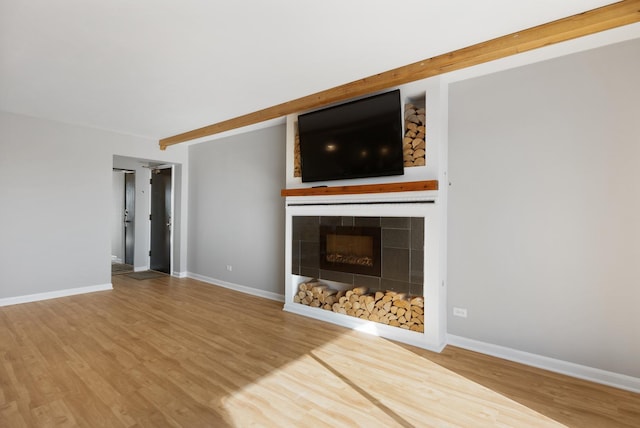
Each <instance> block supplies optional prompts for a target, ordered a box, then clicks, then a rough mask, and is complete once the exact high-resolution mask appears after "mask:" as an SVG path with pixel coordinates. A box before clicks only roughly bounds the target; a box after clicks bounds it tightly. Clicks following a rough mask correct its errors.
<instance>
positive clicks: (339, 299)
mask: <svg viewBox="0 0 640 428" xmlns="http://www.w3.org/2000/svg"><path fill="white" fill-rule="evenodd" d="M293 301H294V303H300V304H302V305H307V306H311V307H314V308H320V309H324V310H327V311H332V312H336V313H339V314H343V315H349V316H352V317H356V318H361V319H365V320H369V321H374V322H378V323H382V324H386V325H390V326H393V327H398V328H402V329H405V330H412V331H416V332H420V333H422V332H424V297H422V296H413V297H410V296H407V295H406V294H405V293H398V292H395V291H376V292H374V293H368V292H367V288H366V287H353V288H350V289H348V290H335V289H332V288H330V287H329V286H328V285H326V284H324V283H322V282H320V281H318V280H317V279H311V280H309V281H306V282H303V283H301V284H300V285H299V286H298V292H297V294H295V295H294V296H293Z"/></svg>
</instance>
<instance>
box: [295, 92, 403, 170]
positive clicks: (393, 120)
mask: <svg viewBox="0 0 640 428" xmlns="http://www.w3.org/2000/svg"><path fill="white" fill-rule="evenodd" d="M298 135H299V137H300V160H301V169H302V181H303V182H313V181H325V180H341V179H346V178H363V177H379V176H387V175H402V174H404V164H403V155H402V112H401V108H400V91H399V90H395V91H391V92H387V93H384V94H380V95H374V96H372V97H368V98H364V99H360V100H356V101H352V102H349V103H346V104H341V105H337V106H334V107H329V108H326V109H322V110H318V111H314V112H310V113H306V114H302V115H300V116H298Z"/></svg>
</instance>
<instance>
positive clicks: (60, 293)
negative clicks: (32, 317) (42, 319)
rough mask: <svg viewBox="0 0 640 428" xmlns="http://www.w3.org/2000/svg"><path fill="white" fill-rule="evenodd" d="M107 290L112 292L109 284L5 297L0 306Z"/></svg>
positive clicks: (0, 300) (0, 301)
mask: <svg viewBox="0 0 640 428" xmlns="http://www.w3.org/2000/svg"><path fill="white" fill-rule="evenodd" d="M107 290H113V286H112V285H111V284H110V283H109V284H101V285H90V286H88V287H78V288H68V289H66V290H56V291H49V292H46V293H36V294H27V295H25V296H16V297H6V298H4V299H0V306H9V305H18V304H20V303H29V302H38V301H40V300H49V299H57V298H58V297H67V296H73V295H75V294H85V293H93V292H95V291H107Z"/></svg>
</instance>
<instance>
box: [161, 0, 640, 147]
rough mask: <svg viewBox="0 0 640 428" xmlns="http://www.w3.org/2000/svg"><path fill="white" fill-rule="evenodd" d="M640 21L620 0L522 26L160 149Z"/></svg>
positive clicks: (637, 11)
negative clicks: (520, 28)
mask: <svg viewBox="0 0 640 428" xmlns="http://www.w3.org/2000/svg"><path fill="white" fill-rule="evenodd" d="M639 21H640V0H623V1H620V2H618V3H613V4H611V5H608V6H603V7H600V8H597V9H593V10H590V11H587V12H583V13H579V14H577V15H573V16H569V17H567V18H563V19H560V20H557V21H553V22H549V23H547V24H542V25H538V26H536V27H532V28H529V29H527V30H523V31H519V32H516V33H512V34H508V35H506V36H502V37H498V38H496V39H493V40H489V41H486V42H482V43H478V44H475V45H472V46H468V47H466V48H462V49H459V50H456V51H452V52H449V53H446V54H442V55H438V56H435V57H432V58H428V59H425V60H422V61H418V62H415V63H413V64H409V65H405V66H403V67H398V68H395V69H393V70H389V71H385V72H383V73H379V74H375V75H373V76H369V77H365V78H363V79H360V80H356V81H353V82H350V83H347V84H344V85H340V86H336V87H335V88H331V89H327V90H324V91H321V92H317V93H315V94H312V95H308V96H305V97H302V98H298V99H295V100H292V101H288V102H285V103H282V104H278V105H275V106H272V107H268V108H265V109H262V110H258V111H255V112H253V113H248V114H245V115H242V116H238V117H235V118H233V119H228V120H225V121H222V122H218V123H215V124H213V125H208V126H205V127H202V128H198V129H194V130H192V131H188V132H184V133H182V134H178V135H174V136H171V137H167V138H163V139H161V140H160V142H159V144H160V149H162V150H164V149H166V148H167V147H168V146H171V145H174V144H179V143H183V142H186V141H190V140H194V139H196V138H202V137H207V136H210V135H214V134H218V133H220V132H224V131H229V130H232V129H236V128H241V127H244V126H248V125H253V124H256V123H260V122H264V121H267V120H271V119H275V118H279V117H283V116H286V115H288V114H291V113H296V112H300V111H305V110H310V109H314V108H319V107H323V106H326V105H328V104H331V103H335V102H339V101H344V100H348V99H350V98H355V97H358V96H361V95H366V94H370V93H372V92H376V91H380V90H383V89H388V88H391V87H394V86H398V85H402V84H405V83H409V82H414V81H417V80H421V79H426V78H428V77H433V76H437V75H440V74H444V73H448V72H451V71H455V70H460V69H463V68H467V67H472V66H474V65H478V64H482V63H485V62H489V61H493V60H496V59H500V58H504V57H507V56H511V55H515V54H518V53H522V52H526V51H530V50H533V49H538V48H541V47H545V46H549V45H552V44H555V43H560V42H564V41H567V40H571V39H575V38H578V37H582V36H587V35H590V34H595V33H598V32H601V31H605V30H610V29H613V28H617V27H621V26H624V25H628V24H633V23H635V22H639Z"/></svg>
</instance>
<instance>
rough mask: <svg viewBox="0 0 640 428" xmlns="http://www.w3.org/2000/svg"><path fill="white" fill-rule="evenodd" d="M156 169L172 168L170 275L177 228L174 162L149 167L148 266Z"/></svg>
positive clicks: (148, 261)
mask: <svg viewBox="0 0 640 428" xmlns="http://www.w3.org/2000/svg"><path fill="white" fill-rule="evenodd" d="M156 169H171V207H170V212H171V228H170V229H169V275H171V276H173V243H174V242H173V236H174V234H173V232H174V229H175V199H176V198H175V193H176V192H175V185H176V169H175V166H174V165H173V164H163V165H157V166H153V167H149V184H148V195H149V215H148V216H147V228H148V230H149V234H148V235H149V240H148V242H147V248H148V249H149V251H148V252H147V266H148V267H149V269H151V255H150V252H151V233H152V232H153V230H152V229H151V203H152V202H151V198H152V191H151V178H152V177H153V171H154V170H156Z"/></svg>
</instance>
